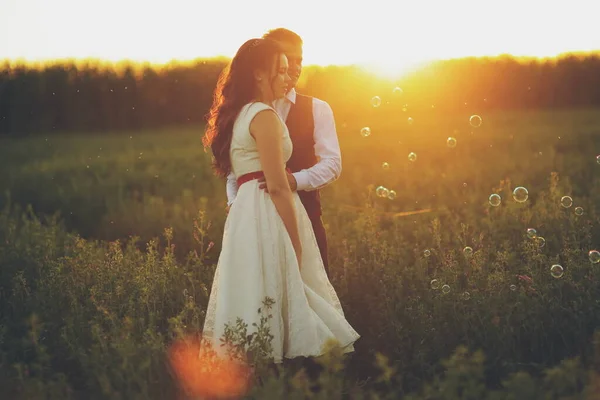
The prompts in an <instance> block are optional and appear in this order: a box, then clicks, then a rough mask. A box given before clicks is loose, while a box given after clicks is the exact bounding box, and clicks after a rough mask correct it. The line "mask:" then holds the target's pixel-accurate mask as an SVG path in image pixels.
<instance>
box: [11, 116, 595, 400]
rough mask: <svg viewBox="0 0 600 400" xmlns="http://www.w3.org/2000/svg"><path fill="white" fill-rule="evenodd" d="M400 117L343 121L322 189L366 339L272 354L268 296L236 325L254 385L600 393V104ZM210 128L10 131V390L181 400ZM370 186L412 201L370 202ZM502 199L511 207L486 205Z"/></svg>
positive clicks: (208, 274)
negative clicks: (178, 359) (532, 234)
mask: <svg viewBox="0 0 600 400" xmlns="http://www.w3.org/2000/svg"><path fill="white" fill-rule="evenodd" d="M405 115H406V114H403V113H400V114H399V115H398V116H396V117H395V119H385V118H382V117H378V116H377V114H374V115H373V116H371V117H369V116H366V117H365V116H356V117H355V119H354V120H353V121H348V122H342V121H340V122H339V124H338V130H339V136H340V144H341V146H342V152H343V156H344V172H343V174H342V176H341V178H340V179H339V181H338V182H336V183H335V184H334V185H331V186H329V187H328V188H326V189H325V190H324V191H323V205H324V220H325V223H326V228H327V231H328V239H329V247H330V265H331V280H332V283H333V285H334V286H335V288H336V290H337V292H338V294H339V295H340V298H341V300H342V302H343V307H344V310H345V313H346V316H347V318H348V319H349V321H350V323H351V324H352V325H353V326H354V327H355V328H356V330H357V331H358V332H359V333H360V334H361V336H362V337H361V339H360V340H359V341H358V342H357V344H356V352H355V353H353V354H352V355H350V356H342V355H341V354H338V353H336V350H335V348H331V349H330V350H331V351H330V352H328V353H327V354H326V355H325V356H324V357H322V359H321V360H320V361H321V362H322V363H323V367H322V369H323V372H322V374H321V375H320V376H319V377H318V378H315V379H312V378H309V377H308V376H307V374H305V373H303V372H302V371H301V370H300V366H299V365H298V363H294V362H290V363H289V365H288V364H286V365H285V366H284V367H283V368H282V367H272V366H270V365H269V362H268V357H267V354H268V353H269V346H270V344H269V340H270V333H269V332H268V330H266V324H265V321H266V320H265V319H266V318H269V314H270V312H269V310H268V303H267V304H265V307H263V308H261V312H263V320H262V321H261V323H259V324H258V326H248V325H247V324H246V323H245V322H244V321H239V323H238V324H236V325H234V326H231V327H230V329H228V330H227V335H226V337H225V339H226V340H228V341H229V342H232V343H234V344H235V345H236V348H237V349H239V350H240V353H239V354H241V355H243V357H245V358H248V359H250V360H252V362H253V363H254V365H255V366H257V368H256V371H258V375H259V376H260V379H257V380H256V383H255V385H254V386H253V387H252V389H251V391H250V393H249V394H248V396H249V397H250V398H261V399H265V398H266V399H268V398H282V397H289V398H306V397H310V396H313V397H315V398H353V399H354V398H356V399H376V398H379V399H388V398H389V399H392V398H394V399H395V398H400V397H402V396H404V397H406V398H411V399H458V398H481V399H490V400H492V399H493V400H495V399H521V398H531V399H548V398H551V399H554V398H555V399H559V398H564V399H575V398H590V399H591V398H594V397H593V396H597V395H596V393H597V392H598V388H599V386H598V385H599V383H598V382H600V381H599V379H598V368H599V365H600V361H599V360H600V358H599V357H598V355H597V354H598V351H599V350H598V349H599V348H600V346H598V344H597V343H598V342H599V339H598V338H599V336H598V335H596V336H594V332H595V331H596V330H597V328H598V325H599V323H600V301H599V300H598V299H599V298H600V293H599V291H600V289H599V287H598V280H599V279H600V270H599V268H598V264H592V263H590V261H589V260H588V256H587V253H588V251H589V250H591V249H593V248H594V246H595V245H597V243H598V240H599V239H600V230H599V227H600V224H599V222H600V221H599V215H598V212H597V209H596V208H597V206H596V205H597V204H598V201H599V199H600V190H599V188H600V179H598V173H599V172H598V171H600V169H599V166H598V164H597V163H596V159H595V156H596V154H595V150H594V149H595V148H597V146H596V143H597V141H598V139H597V134H598V126H600V121H599V120H598V113H597V111H596V110H578V111H572V112H569V113H566V112H562V113H561V112H553V113H530V114H528V113H525V114H523V113H501V114H489V115H484V125H483V126H482V127H481V128H479V129H478V130H474V131H473V133H471V130H470V129H469V128H468V126H467V124H466V123H465V118H464V117H463V116H462V115H457V116H456V117H455V119H435V118H433V119H431V120H429V119H427V118H424V119H421V120H419V119H417V118H415V124H414V125H413V126H411V127H407V126H406V124H402V123H401V122H402V121H404V122H405ZM365 121H366V122H365ZM344 124H347V125H346V126H344ZM366 124H369V125H371V126H372V128H373V134H372V135H371V136H370V137H369V138H363V137H361V136H360V135H359V134H358V131H359V129H360V127H361V126H363V125H366ZM395 127H396V128H395ZM454 129H458V130H459V131H458V132H457V133H455V132H454ZM200 131H201V129H200V128H199V127H198V128H197V129H189V130H185V129H178V130H175V129H173V130H166V131H162V132H148V133H147V134H144V135H143V134H141V133H131V134H130V135H121V136H116V135H107V136H89V137H85V138H84V137H77V136H68V135H58V136H49V137H47V138H46V137H44V136H40V137H29V138H23V139H18V140H4V141H3V142H2V146H1V147H0V169H2V171H6V173H5V174H4V175H3V178H4V179H2V180H0V189H1V190H2V191H3V192H5V193H6V195H5V197H4V198H3V199H2V201H1V203H2V207H3V209H4V210H3V212H2V213H0V387H2V388H3V390H4V392H3V394H5V395H6V396H7V398H15V399H20V398H23V399H25V398H27V399H36V398H61V399H62V398H92V399H95V398H123V399H125V398H127V399H129V398H144V399H147V398H160V399H164V398H174V397H176V393H177V392H178V391H179V383H178V382H177V381H176V380H175V379H174V378H173V374H172V371H171V369H170V367H169V364H168V362H167V352H168V349H169V347H170V346H171V344H172V343H174V342H176V341H177V340H179V339H180V338H185V337H189V336H193V335H195V334H197V333H198V332H200V330H201V328H202V325H203V321H204V310H205V308H206V304H207V302H208V295H209V293H210V286H211V282H212V278H213V273H214V266H215V262H216V260H217V257H218V254H219V250H220V239H221V235H222V226H223V221H224V219H225V212H224V203H225V188H224V184H223V182H221V181H218V180H216V179H215V178H214V177H213V176H212V174H211V172H210V170H209V167H208V166H209V157H208V154H205V153H203V152H202V150H201V148H200V142H199V132H200ZM450 135H452V136H455V137H457V139H458V146H457V147H456V148H455V149H448V148H447V147H446V146H445V139H446V138H447V137H448V136H450ZM129 136H131V137H132V138H131V139H130V138H129ZM559 137H560V138H559ZM45 139H48V140H47V141H46V140H45ZM398 141H400V142H402V143H398ZM100 148H101V150H100ZM409 151H415V152H416V153H417V154H418V155H419V157H418V160H417V161H416V162H414V163H411V162H409V161H408V160H407V159H406V155H407V153H408V152H409ZM140 153H141V154H140ZM384 161H386V162H389V163H390V169H389V170H383V169H382V168H381V164H382V162H384ZM88 165H89V168H87V166H88ZM465 183H466V185H465ZM378 185H384V186H386V187H388V188H390V189H394V190H395V191H396V192H397V193H398V197H397V198H396V199H395V200H393V201H392V200H388V199H383V198H378V197H376V196H375V195H374V188H375V187H376V186H378ZM515 186H525V187H527V188H528V189H529V200H528V201H527V202H526V203H522V204H521V203H517V202H515V201H513V200H512V197H511V193H512V190H513V188H514V187H515ZM494 192H496V193H499V194H500V195H501V196H502V204H501V205H500V206H499V207H490V206H489V204H488V203H487V198H488V196H489V195H490V194H491V193H494ZM564 195H570V196H572V197H573V199H574V202H575V204H574V205H573V207H571V208H569V209H565V208H563V207H561V206H560V198H561V197H562V196H564ZM27 205H31V206H27ZM575 206H582V207H583V208H584V214H583V215H581V216H578V215H575V213H574V212H573V208H574V207H575ZM422 209H431V211H429V212H425V213H421V214H415V215H409V216H404V217H398V216H396V214H397V213H401V212H406V211H415V210H417V211H418V210H422ZM165 227H168V228H167V229H165ZM530 227H533V228H536V229H537V231H538V234H539V235H541V236H543V237H544V238H545V240H546V244H545V246H543V247H541V246H539V243H538V242H536V241H534V240H531V239H528V238H527V236H526V229H527V228H530ZM73 232H77V233H73ZM465 246H470V247H472V248H473V254H472V255H471V256H465V254H464V253H463V248H464V247H465ZM426 249H427V250H429V251H430V256H429V257H426V256H425V255H424V250H426ZM555 263H558V264H561V265H562V266H563V267H564V269H565V274H564V276H563V277H562V278H559V279H556V278H553V277H552V276H551V275H550V271H549V270H550V266H551V265H552V264H555ZM432 279H437V280H438V281H439V282H440V283H441V284H447V285H449V286H450V291H449V293H447V294H444V293H443V292H442V291H441V290H439V289H437V290H435V289H432V288H431V285H430V282H431V280H432ZM511 285H514V286H511ZM513 289H514V290H513ZM466 292H468V296H467V295H465V293H466ZM484 355H485V357H484ZM440 360H446V361H445V362H442V363H440ZM316 387H319V388H320V391H319V393H318V394H314V393H313V392H315V391H316V389H315V388H316Z"/></svg>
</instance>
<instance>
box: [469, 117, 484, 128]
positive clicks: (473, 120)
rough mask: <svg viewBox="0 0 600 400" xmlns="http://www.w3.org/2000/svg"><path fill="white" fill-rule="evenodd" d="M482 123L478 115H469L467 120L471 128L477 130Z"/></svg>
mask: <svg viewBox="0 0 600 400" xmlns="http://www.w3.org/2000/svg"><path fill="white" fill-rule="evenodd" d="M482 122H483V120H482V119H481V117H480V116H479V115H471V118H469V123H470V124H471V126H472V127H473V128H479V127H480V126H481V123H482Z"/></svg>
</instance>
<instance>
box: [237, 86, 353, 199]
mask: <svg viewBox="0 0 600 400" xmlns="http://www.w3.org/2000/svg"><path fill="white" fill-rule="evenodd" d="M295 103H296V90H295V89H292V90H290V91H289V92H288V93H287V95H286V96H285V97H283V98H281V99H277V100H275V102H274V108H275V111H277V113H278V114H279V115H280V116H281V118H282V119H283V120H284V121H286V120H287V116H288V114H289V112H290V108H291V107H292V104H295ZM313 118H314V121H315V129H314V140H315V155H316V156H317V160H318V161H317V163H316V164H315V165H314V166H312V167H311V168H307V169H303V170H301V171H298V172H294V173H293V175H294V178H296V183H297V185H298V187H297V189H296V190H306V191H311V190H316V189H320V188H322V187H324V186H326V185H328V184H329V183H331V182H333V181H335V180H336V179H337V178H339V176H340V174H341V172H342V156H341V152H340V144H339V141H338V137H337V132H336V130H335V120H334V118H333V111H332V110H331V107H330V106H329V104H327V103H326V102H325V101H323V100H320V99H317V98H314V97H313ZM237 191H238V186H237V182H236V177H235V175H234V174H233V172H231V173H230V174H229V175H228V176H227V205H228V206H230V205H231V204H232V203H233V201H234V199H235V197H236V195H237Z"/></svg>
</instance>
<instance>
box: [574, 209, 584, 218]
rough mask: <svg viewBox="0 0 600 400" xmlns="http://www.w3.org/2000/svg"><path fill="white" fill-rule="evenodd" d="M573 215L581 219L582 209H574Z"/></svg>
mask: <svg viewBox="0 0 600 400" xmlns="http://www.w3.org/2000/svg"><path fill="white" fill-rule="evenodd" d="M575 215H578V216H580V217H581V216H582V215H583V207H575Z"/></svg>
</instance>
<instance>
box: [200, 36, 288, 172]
mask: <svg viewBox="0 0 600 400" xmlns="http://www.w3.org/2000/svg"><path fill="white" fill-rule="evenodd" d="M281 53H283V51H282V49H281V47H280V45H279V44H278V43H277V42H275V41H273V40H271V39H250V40H248V41H247V42H245V43H244V44H243V45H242V46H241V47H240V48H239V50H238V51H237V53H236V54H235V56H234V57H233V59H232V60H231V63H230V64H229V65H228V66H227V67H225V69H224V70H223V71H222V72H221V74H220V75H219V79H218V81H217V87H216V88H215V91H214V95H213V103H212V106H211V107H210V111H209V112H208V114H207V124H206V130H205V133H204V137H203V138H202V143H203V144H204V148H205V149H206V148H207V147H210V148H211V150H212V154H213V169H214V170H215V173H216V175H218V176H220V177H226V176H227V175H228V174H229V173H230V172H231V159H230V157H229V148H230V147H231V138H232V136H233V124H234V122H235V119H236V118H237V116H238V114H239V112H240V110H241V108H242V107H243V106H244V105H246V104H248V103H250V102H251V101H252V100H253V99H254V98H255V96H256V83H255V77H254V73H255V71H257V70H263V71H269V72H270V73H271V75H273V72H272V68H273V66H274V65H275V76H273V78H272V79H274V78H275V77H276V74H277V71H278V70H279V54H281ZM275 63H276V64H275ZM272 82H273V81H272V80H271V83H272Z"/></svg>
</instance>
